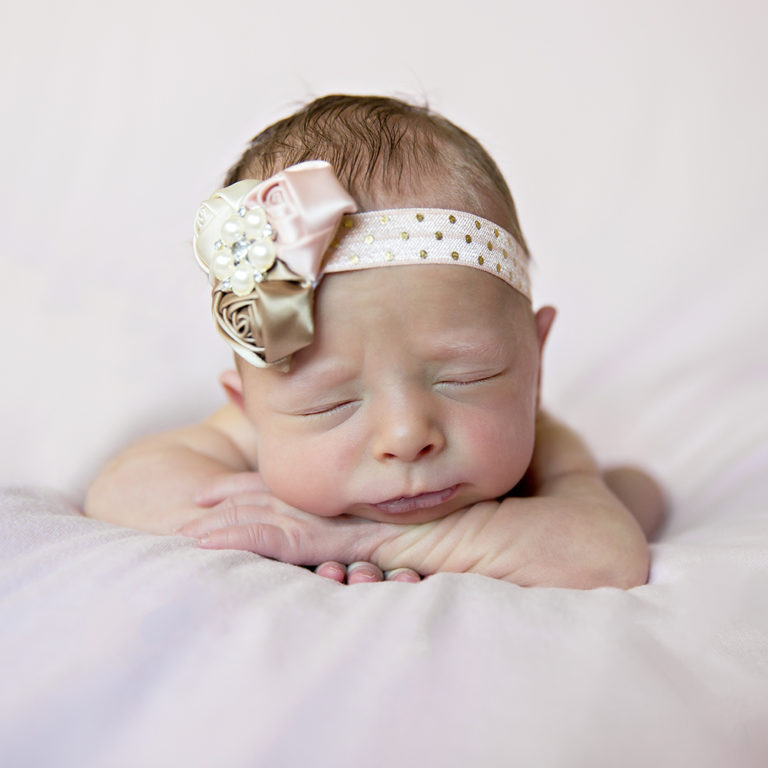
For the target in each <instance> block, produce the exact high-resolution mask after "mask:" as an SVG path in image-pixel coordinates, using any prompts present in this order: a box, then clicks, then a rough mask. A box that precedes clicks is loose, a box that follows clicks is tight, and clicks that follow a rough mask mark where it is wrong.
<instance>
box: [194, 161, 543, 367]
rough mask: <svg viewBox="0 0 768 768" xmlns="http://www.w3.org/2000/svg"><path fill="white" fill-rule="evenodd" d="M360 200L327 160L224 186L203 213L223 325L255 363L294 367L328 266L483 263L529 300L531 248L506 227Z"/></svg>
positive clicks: (205, 251) (198, 225) (200, 245)
mask: <svg viewBox="0 0 768 768" xmlns="http://www.w3.org/2000/svg"><path fill="white" fill-rule="evenodd" d="M356 209H357V206H356V204H355V202H354V200H353V199H352V198H351V197H350V196H349V194H348V193H347V192H346V190H345V189H344V188H343V187H342V186H341V184H340V183H339V181H338V179H337V178H336V176H335V174H334V172H333V169H332V168H331V166H330V165H329V164H328V163H325V162H322V161H310V162H305V163H299V164H298V165H294V166H291V167H290V168H286V169H285V170H283V171H280V172H279V173H277V174H276V175H275V176H273V177H272V178H270V179H267V180H266V181H262V182H259V181H254V180H250V179H249V180H246V181H239V182H236V183H235V184H232V185H230V186H228V187H225V188H224V189H220V190H218V191H217V192H215V193H214V194H213V195H212V196H211V197H210V198H209V199H208V200H206V201H205V202H204V203H202V205H201V206H200V209H199V210H198V213H197V217H196V219H195V235H194V251H195V256H196V257H197V260H198V262H199V264H200V266H201V267H202V268H203V269H204V270H205V271H206V272H207V273H208V275H209V277H210V280H211V285H212V289H213V306H212V309H213V315H214V318H215V320H216V324H217V327H218V329H219V332H220V333H221V334H222V335H223V336H224V338H225V339H226V340H227V342H228V343H229V344H230V346H232V348H233V349H234V350H235V352H236V353H237V354H238V355H240V356H241V357H242V358H244V359H245V360H247V361H248V362H249V363H251V364H252V365H256V366H259V367H266V366H272V365H281V366H283V367H285V366H287V364H288V362H289V359H290V356H291V354H293V353H294V352H297V351H298V350H299V349H302V348H303V347H306V346H308V345H309V344H311V343H312V338H313V334H314V325H313V317H312V298H313V294H314V290H315V288H316V287H317V285H318V283H319V281H320V280H321V279H322V276H323V275H324V274H328V273H334V272H349V271H353V270H359V269H370V268H374V267H390V266H401V265H411V264H455V265H458V266H465V267H472V268H474V269H480V270H482V271H484V272H487V273H488V274H491V275H494V276H495V277H498V278H500V279H502V280H504V282H506V283H508V284H509V285H511V286H512V287H513V288H514V289H515V290H516V291H518V292H520V293H521V294H522V295H523V296H525V297H526V298H527V299H528V300H529V301H530V298H531V295H530V280H529V277H528V268H527V256H526V255H525V253H524V252H523V251H522V249H521V247H520V246H519V245H518V243H517V242H516V241H515V239H514V238H513V237H512V235H510V234H509V232H507V231H506V230H504V229H502V228H501V227H499V226H498V225H496V224H494V223H493V222H491V221H488V220H487V219H483V218H480V217H479V216H474V215H472V214H469V213H464V212H462V211H452V210H445V209H435V208H424V209H420V208H403V209H394V210H386V211H370V212H367V213H354V211H355V210H356Z"/></svg>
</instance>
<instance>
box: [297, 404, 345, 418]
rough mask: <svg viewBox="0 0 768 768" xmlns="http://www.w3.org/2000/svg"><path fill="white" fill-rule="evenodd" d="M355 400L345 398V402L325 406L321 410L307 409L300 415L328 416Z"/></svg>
mask: <svg viewBox="0 0 768 768" xmlns="http://www.w3.org/2000/svg"><path fill="white" fill-rule="evenodd" d="M353 402H354V400H345V401H344V402H343V403H336V404H335V405H329V406H325V407H323V408H322V409H321V410H314V411H305V412H304V413H300V414H299V416H328V414H331V413H336V412H337V411H340V410H341V409H342V408H346V406H348V405H351V404H352V403H353Z"/></svg>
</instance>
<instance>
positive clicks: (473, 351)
mask: <svg viewBox="0 0 768 768" xmlns="http://www.w3.org/2000/svg"><path fill="white" fill-rule="evenodd" d="M510 342H511V343H512V346H517V341H516V340H513V339H510V340H502V339H501V338H498V337H497V338H494V339H483V340H477V339H461V338H458V339H456V338H453V339H446V340H444V341H443V340H440V341H437V342H435V343H433V344H431V345H429V346H427V347H426V348H425V351H426V352H427V353H428V356H429V358H430V359H432V360H435V361H438V362H441V361H444V360H453V359H456V358H458V357H469V358H479V359H481V360H489V361H495V360H498V359H499V358H502V357H504V355H505V354H506V352H507V349H508V348H509V346H510Z"/></svg>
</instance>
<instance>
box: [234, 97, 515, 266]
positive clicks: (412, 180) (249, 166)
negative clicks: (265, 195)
mask: <svg viewBox="0 0 768 768" xmlns="http://www.w3.org/2000/svg"><path fill="white" fill-rule="evenodd" d="M304 160H325V161H326V162H328V163H330V164H331V165H332V166H333V168H334V170H335V171H336V174H337V175H338V177H339V180H340V181H341V183H342V184H343V185H344V186H345V187H346V189H347V190H348V191H349V193H350V194H351V195H352V196H353V197H354V198H355V199H356V200H357V202H358V204H360V205H361V208H363V209H371V208H375V207H377V205H376V202H375V201H376V190H377V189H384V190H386V191H388V192H402V191H404V190H414V191H418V190H419V189H420V188H421V185H420V184H419V181H420V179H434V178H435V177H436V178H437V179H438V180H439V181H440V182H441V183H445V184H453V185H455V186H457V187H460V188H461V189H462V193H463V194H464V196H465V197H467V198H470V199H475V200H477V199H478V197H479V195H481V194H482V193H486V194H488V193H490V194H491V195H493V196H494V197H495V198H496V199H498V200H500V202H501V203H502V204H503V207H504V209H505V210H506V211H507V212H508V214H509V216H508V221H507V222H500V223H502V224H505V226H507V228H509V229H510V232H511V234H512V235H513V236H514V237H515V239H516V240H517V241H518V242H519V243H520V245H521V247H522V248H523V250H524V251H525V252H526V254H527V253H528V248H527V246H526V243H525V239H524V238H523V233H522V231H521V229H520V224H519V222H518V219H517V211H516V210H515V203H514V201H513V199H512V195H511V193H510V191H509V187H508V186H507V183H506V181H504V177H503V176H502V174H501V171H499V168H498V166H497V165H496V163H495V162H494V161H493V159H492V158H491V156H490V155H489V154H488V153H487V152H486V151H485V149H483V147H482V145H481V144H480V142H478V141H477V139H475V138H474V137H472V136H470V135H469V134H468V133H467V132H466V131H463V130H462V129H461V128H459V127H458V126H456V125H454V124H453V123H452V122H450V121H449V120H446V119H445V118H444V117H442V116H441V115H439V114H437V113H435V112H432V111H431V110H430V109H429V108H428V107H426V106H423V107H421V106H416V105H412V104H408V103H406V102H404V101H400V100H399V99H393V98H387V97H381V96H346V95H340V94H337V95H331V96H323V97H322V98H319V99H315V100H314V101H312V102H310V103H309V104H307V105H306V106H304V107H302V108H301V109H300V110H298V111H297V112H295V113H294V114H292V115H290V116H289V117H286V118H284V119H282V120H278V121H277V122H276V123H273V124H272V125H270V126H269V127H268V128H266V129H265V130H263V131H262V132H261V133H260V134H258V135H257V136H255V137H254V138H253V139H252V140H251V142H250V144H249V146H248V148H247V149H246V150H245V152H244V153H243V154H242V156H241V157H240V159H239V160H238V161H237V162H236V163H235V164H234V165H233V166H232V167H231V168H230V169H229V172H228V173H227V175H226V178H225V181H224V184H225V186H227V185H229V184H233V183H234V182H236V181H239V180H240V179H247V178H257V179H259V178H267V177H269V176H271V175H272V174H274V173H276V172H277V171H279V170H280V169H282V168H285V167H287V166H289V165H294V164H295V163H300V162H302V161H304ZM478 213H480V212H479V211H478Z"/></svg>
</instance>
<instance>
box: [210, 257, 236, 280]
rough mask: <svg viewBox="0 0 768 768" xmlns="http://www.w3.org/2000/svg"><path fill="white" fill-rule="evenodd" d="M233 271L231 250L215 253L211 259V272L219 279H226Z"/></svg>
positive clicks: (233, 263)
mask: <svg viewBox="0 0 768 768" xmlns="http://www.w3.org/2000/svg"><path fill="white" fill-rule="evenodd" d="M234 271H235V260H234V258H233V257H232V253H231V251H222V252H221V253H217V254H216V258H215V259H214V260H213V274H214V275H215V277H216V278H217V279H219V280H226V279H227V278H228V277H229V276H230V275H231V274H232V273H233V272H234Z"/></svg>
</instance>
